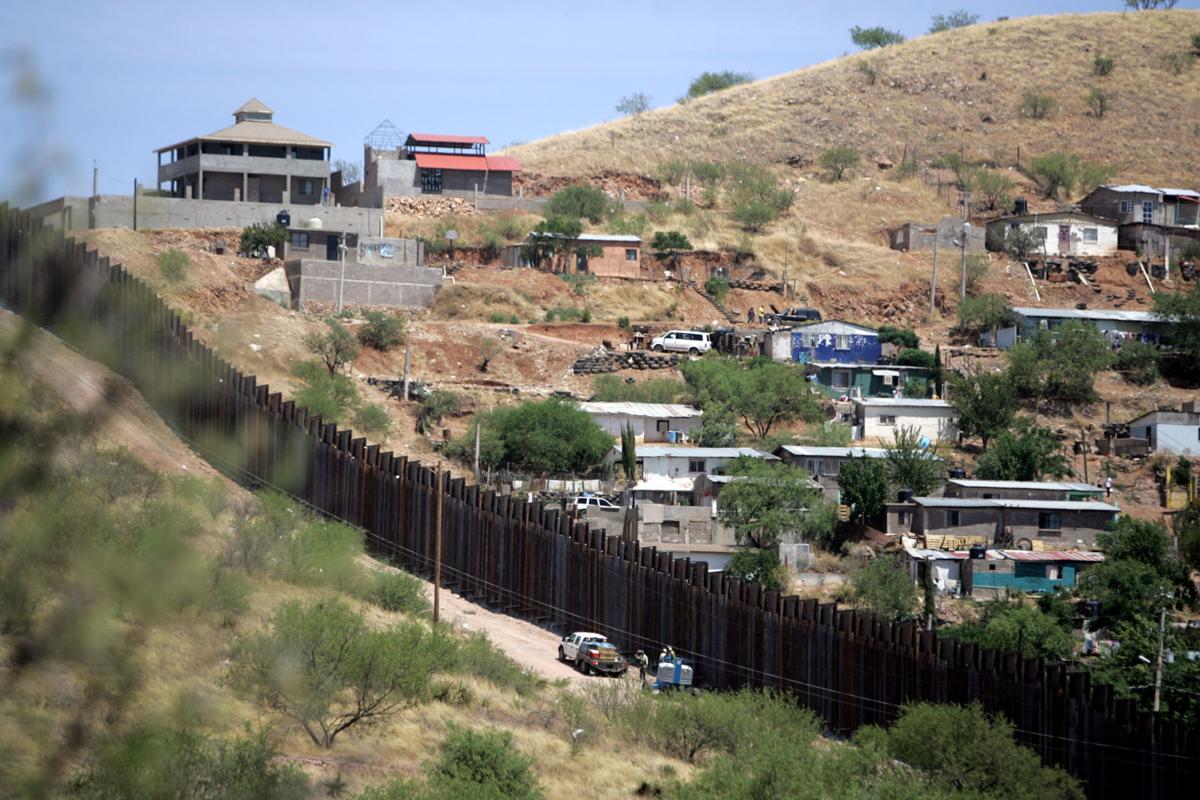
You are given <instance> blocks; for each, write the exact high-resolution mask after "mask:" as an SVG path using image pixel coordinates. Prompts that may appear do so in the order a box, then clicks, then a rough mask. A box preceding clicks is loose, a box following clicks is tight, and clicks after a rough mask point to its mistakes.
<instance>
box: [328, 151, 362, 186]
mask: <svg viewBox="0 0 1200 800" xmlns="http://www.w3.org/2000/svg"><path fill="white" fill-rule="evenodd" d="M333 171H334V172H340V173H342V186H349V185H350V184H352V183H358V180H359V178H361V177H362V170H361V169H359V166H358V162H357V161H348V160H346V159H344V158H339V159H337V160H336V161H334V162H333Z"/></svg>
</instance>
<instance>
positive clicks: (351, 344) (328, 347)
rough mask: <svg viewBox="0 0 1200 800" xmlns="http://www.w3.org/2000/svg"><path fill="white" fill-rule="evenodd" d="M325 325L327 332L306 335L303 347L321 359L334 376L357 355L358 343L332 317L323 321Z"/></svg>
mask: <svg viewBox="0 0 1200 800" xmlns="http://www.w3.org/2000/svg"><path fill="white" fill-rule="evenodd" d="M325 325H326V326H327V327H328V328H329V330H327V331H326V332H325V333H310V334H308V335H307V336H305V337H304V346H305V347H307V348H308V349H309V350H310V351H311V352H312V353H313V354H314V355H316V356H317V357H318V358H320V359H321V362H322V363H323V364H324V365H325V369H327V370H329V374H330V375H334V374H336V373H338V372H339V371H340V370H341V369H342V367H344V366H345V365H346V364H349V363H350V362H351V361H353V360H354V358H355V356H357V355H358V341H357V340H356V339H355V338H354V335H353V334H352V333H350V331H348V330H346V328H345V327H344V326H343V325H342V323H340V322H338V321H337V320H336V319H333V318H332V317H330V318H329V319H327V320H325Z"/></svg>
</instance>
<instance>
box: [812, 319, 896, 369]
mask: <svg viewBox="0 0 1200 800" xmlns="http://www.w3.org/2000/svg"><path fill="white" fill-rule="evenodd" d="M851 330H853V329H849V330H848V329H847V327H846V326H844V325H841V324H838V323H818V324H816V325H806V326H805V327H803V328H799V329H797V330H794V331H792V360H793V361H800V362H805V363H806V362H809V361H837V362H838V363H840V364H878V363H879V357H880V356H881V355H882V353H883V350H882V347H881V345H880V344H879V334H877V333H874V332H872V333H865V332H863V331H858V330H853V332H851ZM839 332H843V333H844V335H845V337H846V339H848V344H849V349H846V350H839V349H838V348H837V339H838V333H839Z"/></svg>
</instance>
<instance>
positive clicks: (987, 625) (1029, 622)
mask: <svg viewBox="0 0 1200 800" xmlns="http://www.w3.org/2000/svg"><path fill="white" fill-rule="evenodd" d="M938 635H939V636H944V637H949V638H954V639H958V640H959V641H962V642H968V643H970V644H976V645H979V646H980V647H990V648H992V649H993V650H999V651H1001V652H1006V651H1007V652H1012V653H1018V654H1019V655H1021V656H1023V657H1025V658H1045V659H1051V660H1057V661H1061V660H1064V659H1067V658H1070V657H1071V654H1072V653H1073V652H1074V651H1075V640H1074V639H1073V638H1072V637H1071V620H1070V618H1069V617H1068V618H1067V619H1066V620H1065V624H1063V621H1060V620H1059V619H1057V618H1055V617H1053V616H1051V615H1050V614H1046V613H1044V612H1042V611H1041V610H1039V609H1037V608H1034V607H1031V606H1027V605H1025V604H1024V602H1023V601H1021V600H1017V601H1015V602H1009V601H1007V600H993V601H992V602H990V603H987V604H985V605H984V607H983V618H982V619H981V620H980V621H979V622H974V623H971V622H968V623H963V624H960V625H948V626H946V627H945V628H942V629H940V630H939V631H938Z"/></svg>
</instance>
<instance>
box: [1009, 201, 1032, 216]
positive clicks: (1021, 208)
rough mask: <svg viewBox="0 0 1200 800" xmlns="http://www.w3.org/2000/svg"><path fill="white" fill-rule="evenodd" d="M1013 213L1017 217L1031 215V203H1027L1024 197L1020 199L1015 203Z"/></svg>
mask: <svg viewBox="0 0 1200 800" xmlns="http://www.w3.org/2000/svg"><path fill="white" fill-rule="evenodd" d="M1013 213H1014V214H1017V215H1021V214H1028V213H1029V203H1027V202H1025V198H1024V197H1018V198H1017V199H1016V200H1014V201H1013Z"/></svg>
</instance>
